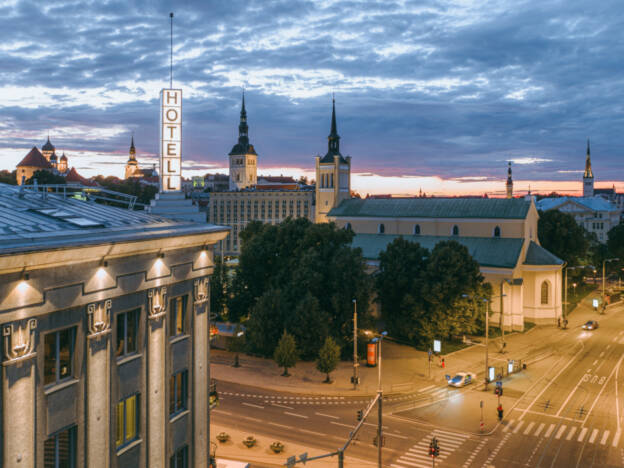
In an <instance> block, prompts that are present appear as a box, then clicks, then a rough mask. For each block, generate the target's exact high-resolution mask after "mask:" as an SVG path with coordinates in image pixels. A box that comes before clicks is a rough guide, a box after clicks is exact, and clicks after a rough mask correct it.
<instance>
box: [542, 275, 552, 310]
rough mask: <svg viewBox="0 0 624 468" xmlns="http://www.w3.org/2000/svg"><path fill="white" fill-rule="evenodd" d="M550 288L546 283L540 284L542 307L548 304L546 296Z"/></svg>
mask: <svg viewBox="0 0 624 468" xmlns="http://www.w3.org/2000/svg"><path fill="white" fill-rule="evenodd" d="M549 289H550V286H549V285H548V282H547V281H544V282H543V283H542V301H541V302H542V305H546V304H548V296H549V295H550V291H549Z"/></svg>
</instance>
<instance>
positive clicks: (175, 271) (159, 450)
mask: <svg viewBox="0 0 624 468" xmlns="http://www.w3.org/2000/svg"><path fill="white" fill-rule="evenodd" d="M0 201H1V203H0V212H1V214H2V217H3V219H4V220H10V224H11V226H12V228H11V229H10V230H7V228H6V226H2V227H3V228H4V235H3V237H2V241H1V242H0V253H1V255H0V278H1V279H0V297H1V298H2V299H1V300H0V327H1V328H2V335H3V347H2V349H3V356H2V361H3V362H2V364H3V366H2V391H1V398H0V405H1V406H0V414H1V418H2V424H3V430H2V436H1V438H2V447H3V450H2V460H3V464H2V466H5V467H7V468H8V467H22V468H35V467H44V466H45V467H48V466H50V467H52V466H53V467H70V468H72V467H83V466H88V467H90V468H109V467H115V468H117V467H118V468H131V467H145V466H149V467H156V468H165V467H169V466H176V467H202V468H207V467H208V463H209V429H210V421H209V399H208V398H209V397H208V393H209V387H210V375H209V346H208V343H209V327H210V324H209V313H210V311H209V309H208V308H209V300H208V299H209V276H210V274H211V272H212V270H213V246H214V244H215V243H216V242H218V241H219V240H221V239H222V238H224V237H225V236H226V235H227V228H224V227H219V226H214V225H209V224H205V223H204V224H199V223H192V222H182V221H172V220H170V219H166V218H161V217H158V216H153V215H150V214H147V213H145V212H137V211H131V210H124V209H120V208H114V207H110V206H104V205H96V204H94V203H92V202H85V201H81V200H77V199H74V198H64V197H62V195H57V194H52V193H48V194H47V195H46V196H45V197H44V196H42V195H41V193H38V194H37V193H35V192H34V191H32V192H31V191H30V190H29V189H27V190H25V191H22V192H20V189H19V188H16V187H11V186H6V185H0ZM26 233H27V234H28V235H25V234H26Z"/></svg>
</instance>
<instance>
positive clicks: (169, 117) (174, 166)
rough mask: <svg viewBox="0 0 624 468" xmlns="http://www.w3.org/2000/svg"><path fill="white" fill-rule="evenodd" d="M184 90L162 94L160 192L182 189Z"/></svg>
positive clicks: (164, 90) (173, 90)
mask: <svg viewBox="0 0 624 468" xmlns="http://www.w3.org/2000/svg"><path fill="white" fill-rule="evenodd" d="M181 182H182V90H181V89H163V90H162V91H161V92H160V191H161V192H172V191H179V190H180V189H181V188H182V185H181Z"/></svg>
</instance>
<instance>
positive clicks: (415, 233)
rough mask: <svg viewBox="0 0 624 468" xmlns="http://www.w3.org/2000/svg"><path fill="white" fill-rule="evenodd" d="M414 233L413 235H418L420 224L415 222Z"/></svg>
mask: <svg viewBox="0 0 624 468" xmlns="http://www.w3.org/2000/svg"><path fill="white" fill-rule="evenodd" d="M414 235H415V236H418V235H420V224H417V225H416V226H414Z"/></svg>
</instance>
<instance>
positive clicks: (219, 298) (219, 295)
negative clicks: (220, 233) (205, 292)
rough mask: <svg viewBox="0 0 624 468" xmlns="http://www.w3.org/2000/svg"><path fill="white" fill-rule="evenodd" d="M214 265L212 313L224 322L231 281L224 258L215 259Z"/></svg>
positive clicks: (211, 291)
mask: <svg viewBox="0 0 624 468" xmlns="http://www.w3.org/2000/svg"><path fill="white" fill-rule="evenodd" d="M214 263H215V267H214V271H213V272H212V277H211V278H210V279H211V282H210V311H211V312H213V313H215V314H217V316H218V317H219V318H220V319H222V320H223V318H224V315H225V313H226V305H227V298H228V292H229V289H230V279H229V276H228V272H227V268H226V266H225V262H224V261H223V257H221V256H217V257H215V260H214Z"/></svg>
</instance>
